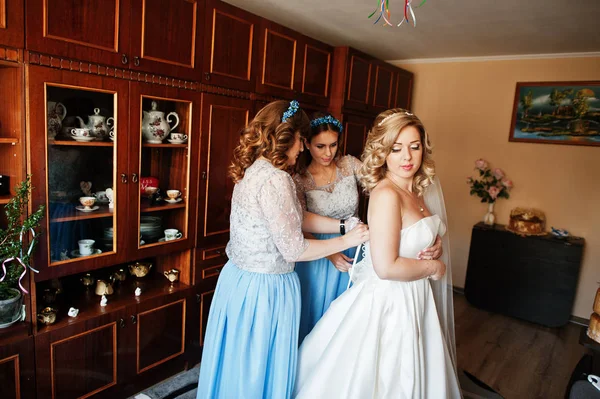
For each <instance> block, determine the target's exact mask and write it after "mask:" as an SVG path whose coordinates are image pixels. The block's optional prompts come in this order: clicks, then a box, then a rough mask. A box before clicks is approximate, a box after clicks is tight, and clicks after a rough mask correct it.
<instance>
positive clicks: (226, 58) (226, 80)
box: [197, 0, 260, 91]
mask: <svg viewBox="0 0 600 399" xmlns="http://www.w3.org/2000/svg"><path fill="white" fill-rule="evenodd" d="M259 25H260V18H259V17H257V16H256V15H253V14H250V13H249V12H246V11H244V10H241V9H239V8H237V7H234V6H231V5H229V4H227V3H224V2H222V1H220V0H208V1H207V4H206V17H205V23H204V48H205V51H204V52H205V57H204V61H203V69H202V72H203V74H202V77H201V79H202V80H203V82H204V83H207V84H211V85H216V86H223V87H229V88H233V89H238V90H244V91H253V90H254V86H255V76H256V71H257V69H256V60H257V58H258V57H256V54H257V52H258V33H259ZM197 80H200V78H198V79H197Z"/></svg>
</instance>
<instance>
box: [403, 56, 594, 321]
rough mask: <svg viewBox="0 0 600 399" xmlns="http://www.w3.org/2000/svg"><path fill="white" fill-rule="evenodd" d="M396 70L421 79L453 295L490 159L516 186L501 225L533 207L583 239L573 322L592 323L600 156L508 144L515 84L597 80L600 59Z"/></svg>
mask: <svg viewBox="0 0 600 399" xmlns="http://www.w3.org/2000/svg"><path fill="white" fill-rule="evenodd" d="M398 65H399V66H401V67H403V68H405V69H407V70H409V71H412V72H414V73H415V86H414V91H413V95H414V97H413V99H414V101H413V111H414V112H415V114H417V115H418V116H419V117H420V118H421V120H422V121H423V123H424V124H425V127H426V128H427V129H428V132H429V134H430V137H431V138H432V142H433V144H434V146H435V149H434V157H435V160H436V163H437V171H438V174H439V176H440V179H441V181H442V184H443V187H444V194H445V196H446V206H447V208H448V215H449V216H448V218H449V225H450V233H451V240H452V244H451V245H452V261H453V263H452V264H453V278H454V285H455V286H458V287H464V282H465V274H466V267H467V260H468V256H469V242H470V238H471V228H472V226H473V224H475V223H477V222H479V221H480V220H482V217H483V215H484V214H485V212H486V209H487V204H482V203H480V202H479V201H478V199H477V198H476V197H471V196H470V195H469V189H468V186H467V184H466V182H465V178H466V177H467V176H469V175H474V170H473V167H474V165H473V162H474V161H475V160H476V159H477V158H484V159H486V160H487V161H488V162H490V163H491V165H492V166H493V167H499V168H502V169H503V170H504V171H505V172H506V174H507V175H508V177H509V178H511V179H512V180H513V181H514V184H515V187H514V188H513V190H512V193H511V197H510V199H508V200H506V199H500V200H499V201H498V202H497V203H496V212H495V213H496V221H497V222H499V223H502V224H506V223H507V222H508V218H509V214H510V210H511V209H512V208H514V207H516V206H531V207H536V208H539V209H541V210H543V211H544V212H545V213H546V218H547V228H548V230H549V229H550V227H551V226H554V227H559V228H566V229H567V230H569V231H570V232H571V233H572V234H574V235H578V236H582V237H584V238H585V240H586V246H585V251H584V259H583V264H582V268H581V272H580V278H579V284H578V288H577V294H576V298H575V304H574V308H573V312H572V313H573V315H575V316H579V317H584V318H589V316H590V313H591V312H592V303H593V300H594V296H595V293H596V289H597V287H598V284H597V281H600V267H599V264H600V209H599V207H600V147H587V146H568V145H554V144H530V143H510V142H509V141H508V135H509V129H510V122H511V112H512V106H513V99H514V94H515V83H516V82H519V81H521V82H531V81H571V80H580V81H581V80H600V57H594V58H568V59H567V58H563V59H539V60H512V61H488V62H462V63H460V62H456V63H432V64H407V65H402V64H398ZM598 95H600V93H598Z"/></svg>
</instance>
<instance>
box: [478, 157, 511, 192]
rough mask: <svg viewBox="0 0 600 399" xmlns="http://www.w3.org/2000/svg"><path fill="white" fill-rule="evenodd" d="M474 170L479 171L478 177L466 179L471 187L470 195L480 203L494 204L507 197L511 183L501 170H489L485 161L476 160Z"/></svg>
mask: <svg viewBox="0 0 600 399" xmlns="http://www.w3.org/2000/svg"><path fill="white" fill-rule="evenodd" d="M475 170H477V171H479V177H478V178H473V177H468V178H467V184H469V185H470V186H471V195H476V196H478V197H479V198H481V202H489V203H494V202H496V200H497V199H498V198H508V197H509V194H508V193H509V191H510V189H511V188H512V187H513V182H512V180H510V179H508V178H507V177H506V174H505V173H504V171H503V170H502V169H500V168H495V169H491V168H490V165H489V164H488V162H487V161H485V160H484V159H478V160H477V161H475Z"/></svg>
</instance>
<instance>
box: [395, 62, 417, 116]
mask: <svg viewBox="0 0 600 399" xmlns="http://www.w3.org/2000/svg"><path fill="white" fill-rule="evenodd" d="M394 80H395V81H394V86H395V91H394V108H404V109H408V110H410V107H411V102H412V85H413V74H412V73H410V72H408V71H404V70H402V69H399V68H398V71H397V72H396V75H395V78H394Z"/></svg>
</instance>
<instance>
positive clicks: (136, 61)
mask: <svg viewBox="0 0 600 399" xmlns="http://www.w3.org/2000/svg"><path fill="white" fill-rule="evenodd" d="M133 65H135V66H140V57H138V56H135V57H133Z"/></svg>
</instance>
